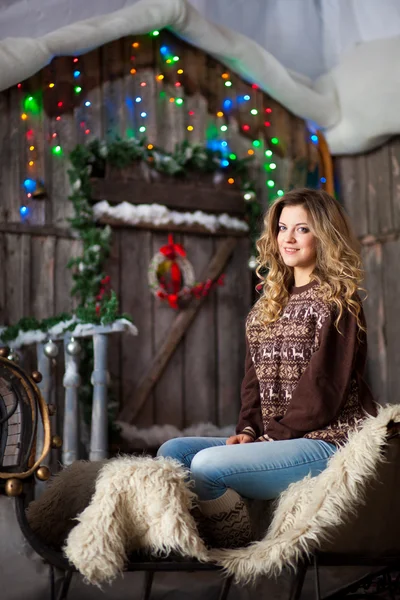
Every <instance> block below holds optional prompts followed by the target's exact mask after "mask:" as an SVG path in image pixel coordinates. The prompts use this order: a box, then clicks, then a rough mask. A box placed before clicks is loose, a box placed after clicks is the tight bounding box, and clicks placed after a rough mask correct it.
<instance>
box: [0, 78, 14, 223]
mask: <svg viewBox="0 0 400 600" xmlns="http://www.w3.org/2000/svg"><path fill="white" fill-rule="evenodd" d="M8 94H9V92H8V91H7V90H6V91H4V92H1V93H0V156H1V169H0V198H1V202H0V223H5V222H6V221H7V220H8V212H9V203H10V200H11V198H10V194H9V174H10V173H9V166H8V165H9V161H10V150H9V134H10V132H9V125H10V117H9V112H8V111H9V105H8Z"/></svg>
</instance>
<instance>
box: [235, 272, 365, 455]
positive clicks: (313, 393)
mask: <svg viewBox="0 0 400 600" xmlns="http://www.w3.org/2000/svg"><path fill="white" fill-rule="evenodd" d="M318 289H319V286H318V284H317V283H316V282H311V283H309V284H307V285H305V286H302V287H297V288H296V287H294V288H293V289H292V292H291V296H290V299H289V302H288V304H287V306H286V307H285V309H284V311H283V313H282V316H281V317H280V318H279V320H278V321H276V322H275V323H272V324H271V325H269V326H268V327H265V325H262V324H261V323H260V319H259V318H258V306H257V304H256V305H255V306H254V307H253V308H252V310H251V311H250V313H249V315H248V317H247V322H246V333H247V353H246V364H245V376H244V379H243V383H242V392H241V397H242V407H241V411H240V416H239V423H238V426H237V429H236V431H237V433H249V434H250V435H251V436H252V437H253V438H254V439H259V440H260V441H263V440H266V441H268V440H288V439H293V438H299V437H305V438H311V439H319V440H325V441H327V442H331V443H335V444H339V443H341V442H344V441H346V439H347V436H348V433H349V431H350V430H351V429H353V428H354V427H357V426H358V425H359V424H360V423H361V421H362V420H363V419H364V418H365V416H366V413H368V414H376V405H375V402H374V400H373V398H372V395H371V392H370V390H369V388H368V386H367V384H366V383H365V381H364V379H363V372H364V368H365V362H366V352H367V343H366V338H365V336H364V339H363V340H362V342H360V341H359V340H358V339H357V323H356V319H355V318H354V317H353V316H352V315H351V313H350V312H348V311H347V312H346V313H345V314H344V315H343V316H342V318H341V320H340V324H339V328H340V331H341V333H342V334H343V335H341V334H340V333H339V332H338V331H337V329H336V327H335V325H334V321H335V313H334V309H333V308H332V307H331V306H329V305H328V304H327V303H325V302H323V301H322V300H321V299H320V298H319V297H318ZM362 318H364V316H363V315H362Z"/></svg>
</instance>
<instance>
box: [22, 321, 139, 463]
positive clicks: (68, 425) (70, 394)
mask: <svg viewBox="0 0 400 600" xmlns="http://www.w3.org/2000/svg"><path fill="white" fill-rule="evenodd" d="M123 332H128V333H130V334H133V335H137V329H136V327H135V326H134V325H132V323H130V322H129V321H127V320H126V319H119V320H117V321H115V322H114V323H112V324H111V325H105V326H102V325H88V324H79V323H78V324H77V325H76V327H75V329H74V330H73V331H70V332H68V333H66V334H62V333H57V330H55V331H50V332H49V333H47V334H44V333H43V332H37V335H36V338H37V339H35V335H34V334H32V332H29V333H30V334H31V335H25V336H21V339H20V340H16V341H15V342H14V343H13V344H11V346H12V348H13V349H14V350H18V349H22V347H23V346H25V345H28V344H32V343H35V342H36V354H37V364H38V370H39V371H40V373H41V374H42V380H41V382H40V383H38V387H39V388H40V391H41V394H42V396H43V398H44V400H45V402H46V403H47V404H50V403H51V396H52V389H53V382H52V368H51V361H52V360H53V358H54V357H55V355H56V354H58V345H57V347H56V346H55V343H56V342H58V344H60V343H61V344H62V345H63V348H64V356H65V372H64V377H63V386H64V389H65V404H64V423H63V445H62V463H63V464H64V465H70V464H71V463H73V462H74V461H75V460H78V459H79V458H81V456H80V455H79V446H80V435H79V423H80V411H79V404H78V395H79V387H80V385H81V378H80V375H79V362H80V356H79V354H80V345H79V339H80V338H88V337H92V338H93V352H94V368H93V372H92V375H91V383H92V385H93V404H92V422H91V432H90V449H89V459H90V460H101V459H103V458H107V456H108V417H107V412H108V411H107V404H108V397H107V388H108V383H109V374H108V371H107V350H108V336H109V335H111V334H116V333H123ZM24 339H25V340H26V342H24ZM49 340H51V342H52V343H50V342H49ZM51 350H53V351H54V352H52V351H51ZM42 447H43V428H42V425H41V424H39V425H38V432H37V443H36V454H37V455H38V456H40V453H41V450H42Z"/></svg>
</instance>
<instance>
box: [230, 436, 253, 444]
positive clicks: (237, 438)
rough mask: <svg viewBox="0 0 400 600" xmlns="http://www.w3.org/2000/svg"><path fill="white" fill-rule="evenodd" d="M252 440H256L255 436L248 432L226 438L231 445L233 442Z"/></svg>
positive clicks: (249, 441) (245, 442)
mask: <svg viewBox="0 0 400 600" xmlns="http://www.w3.org/2000/svg"><path fill="white" fill-rule="evenodd" d="M251 442H254V440H253V438H252V437H251V435H247V434H246V433H239V435H231V437H230V438H228V439H227V440H226V444H227V446H230V445H231V444H250V443H251Z"/></svg>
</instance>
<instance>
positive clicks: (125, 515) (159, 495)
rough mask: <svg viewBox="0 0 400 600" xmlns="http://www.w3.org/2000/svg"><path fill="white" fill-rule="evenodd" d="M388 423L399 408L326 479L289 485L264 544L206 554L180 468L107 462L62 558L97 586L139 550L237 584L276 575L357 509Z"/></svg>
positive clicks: (348, 450)
mask: <svg viewBox="0 0 400 600" xmlns="http://www.w3.org/2000/svg"><path fill="white" fill-rule="evenodd" d="M393 422H394V423H400V405H399V406H395V405H394V406H387V407H385V408H382V409H381V410H380V411H379V414H378V416H377V417H369V418H367V419H366V421H365V422H364V424H363V427H362V429H361V430H359V431H357V432H354V433H353V434H352V435H351V436H350V439H349V441H348V442H347V443H346V444H345V445H344V446H343V447H341V448H340V449H339V450H338V451H337V452H336V453H335V455H333V456H332V457H331V459H330V460H329V463H328V466H327V468H326V469H325V471H323V472H322V473H321V474H320V475H318V476H317V477H314V478H309V477H307V478H305V479H303V480H302V481H299V482H296V483H293V484H292V485H290V486H289V488H288V489H287V490H286V491H285V492H284V493H283V494H282V495H281V496H280V498H279V500H278V501H277V504H276V508H275V513H274V516H273V519H272V523H271V525H270V527H269V529H268V531H267V533H266V534H265V536H264V537H263V538H262V539H261V540H260V541H258V542H253V543H252V544H251V545H250V546H247V547H245V548H240V549H235V550H216V549H211V550H207V549H206V547H205V545H204V543H203V541H202V540H201V539H200V537H199V535H198V531H197V527H196V523H195V521H194V519H193V516H192V514H191V512H190V511H191V508H192V505H193V502H194V501H195V495H194V494H193V492H192V491H191V488H190V485H188V483H187V472H186V471H185V469H184V468H183V467H182V466H181V465H180V464H179V463H177V462H176V461H174V460H170V459H165V458H157V459H152V458H150V457H127V456H126V457H119V458H116V459H113V460H110V461H108V462H106V463H105V464H104V465H101V466H100V467H99V470H98V476H97V479H96V482H95V491H94V494H93V496H92V499H91V501H90V504H89V505H88V506H87V507H86V508H85V509H84V510H83V512H81V514H80V515H79V517H78V519H77V521H78V524H77V525H76V526H75V527H74V528H73V529H72V531H71V532H70V533H69V535H68V538H67V542H66V545H65V547H64V552H65V554H66V556H67V557H68V559H69V560H70V562H71V563H72V564H74V565H75V567H76V568H77V569H78V570H79V571H80V572H81V573H82V574H83V575H84V577H85V579H86V580H87V581H88V582H90V583H94V584H97V585H100V584H101V583H103V582H106V581H107V582H109V581H111V580H112V579H113V578H114V577H115V576H116V575H117V574H118V573H119V572H121V571H122V570H123V568H124V565H125V564H126V561H127V558H128V556H129V553H130V552H131V551H133V550H137V549H144V550H146V551H149V552H150V553H152V554H153V555H160V554H168V553H170V552H178V553H180V554H182V555H184V556H190V557H195V558H197V559H198V560H200V561H215V562H217V563H218V564H219V565H221V566H222V567H223V568H224V569H225V570H226V571H227V572H228V573H230V574H233V575H234V576H235V578H236V580H237V581H239V582H241V583H245V582H247V581H250V580H252V579H254V578H255V577H257V576H258V575H261V574H264V575H278V574H279V573H280V572H281V571H282V569H283V567H287V566H293V567H294V566H295V565H296V564H297V563H298V561H299V559H301V558H302V557H304V555H307V554H309V553H311V552H313V551H314V550H315V549H316V548H318V547H320V546H321V544H322V543H323V542H324V541H325V540H326V539H327V538H328V536H329V535H330V534H331V533H332V532H333V531H335V529H336V528H337V527H338V526H340V525H342V524H343V523H345V522H346V521H347V520H348V519H349V517H350V516H351V515H352V514H354V512H355V511H357V508H358V507H360V506H361V505H362V503H363V500H364V496H365V492H366V490H367V488H368V485H369V484H370V483H371V481H374V480H375V479H376V475H377V470H378V468H379V466H380V465H381V463H382V461H383V460H384V452H383V450H384V448H385V446H386V444H387V439H388V434H387V431H388V425H389V424H391V423H393ZM66 471H68V469H66Z"/></svg>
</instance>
